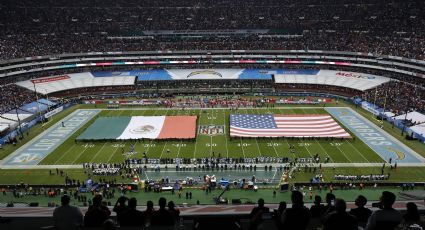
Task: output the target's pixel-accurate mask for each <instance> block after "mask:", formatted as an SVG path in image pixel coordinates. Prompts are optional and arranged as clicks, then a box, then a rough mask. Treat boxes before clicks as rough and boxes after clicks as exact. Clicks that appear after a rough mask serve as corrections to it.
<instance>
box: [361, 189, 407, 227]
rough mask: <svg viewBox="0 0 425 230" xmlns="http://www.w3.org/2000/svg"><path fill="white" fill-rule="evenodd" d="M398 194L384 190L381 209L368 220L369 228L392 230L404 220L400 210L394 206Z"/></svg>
mask: <svg viewBox="0 0 425 230" xmlns="http://www.w3.org/2000/svg"><path fill="white" fill-rule="evenodd" d="M395 199H396V196H395V195H394V193H392V192H388V191H384V192H382V195H381V198H380V205H381V208H382V209H381V210H377V211H375V212H373V213H372V215H371V216H370V217H369V220H368V222H367V225H366V228H365V229H367V230H378V229H379V230H381V229H382V230H391V229H395V228H396V227H397V226H398V225H399V224H400V223H401V221H402V216H401V214H400V212H399V211H397V210H395V209H394V208H393V204H394V202H395Z"/></svg>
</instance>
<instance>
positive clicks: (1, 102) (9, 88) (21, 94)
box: [0, 84, 36, 114]
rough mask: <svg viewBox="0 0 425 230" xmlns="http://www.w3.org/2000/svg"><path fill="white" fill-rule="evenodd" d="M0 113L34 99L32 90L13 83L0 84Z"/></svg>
mask: <svg viewBox="0 0 425 230" xmlns="http://www.w3.org/2000/svg"><path fill="white" fill-rule="evenodd" d="M0 91H1V93H0V114H2V113H5V112H9V111H10V110H12V109H15V108H19V107H20V106H22V105H24V104H26V103H30V102H33V101H36V98H35V94H34V92H32V91H30V90H28V89H25V88H23V87H20V86H17V85H15V84H8V85H0Z"/></svg>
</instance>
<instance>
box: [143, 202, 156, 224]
mask: <svg viewBox="0 0 425 230" xmlns="http://www.w3.org/2000/svg"><path fill="white" fill-rule="evenodd" d="M154 212H155V208H154V207H153V202H152V201H151V200H148V202H146V210H145V211H143V216H144V218H145V223H146V224H150V222H151V219H152V215H153V213H154Z"/></svg>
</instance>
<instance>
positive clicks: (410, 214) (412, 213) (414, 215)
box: [402, 202, 420, 228]
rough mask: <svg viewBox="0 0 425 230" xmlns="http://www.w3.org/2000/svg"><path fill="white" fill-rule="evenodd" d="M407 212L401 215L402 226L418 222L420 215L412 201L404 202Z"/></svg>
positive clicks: (417, 223) (407, 226) (406, 226)
mask: <svg viewBox="0 0 425 230" xmlns="http://www.w3.org/2000/svg"><path fill="white" fill-rule="evenodd" d="M406 209H407V212H406V214H404V215H403V223H402V224H403V227H405V228H409V227H410V226H412V225H419V224H420V215H419V211H418V206H416V204H415V203H413V202H408V203H407V204H406Z"/></svg>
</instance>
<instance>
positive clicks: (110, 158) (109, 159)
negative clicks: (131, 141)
mask: <svg viewBox="0 0 425 230" xmlns="http://www.w3.org/2000/svg"><path fill="white" fill-rule="evenodd" d="M124 147H125V144H124ZM118 149H120V148H119V147H117V148H116V149H115V151H114V152H113V153H112V154H111V155H110V156H109V158H108V161H107V163H110V161H111V160H112V157H113V156H114V155H115V154H116V153H117V151H118Z"/></svg>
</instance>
